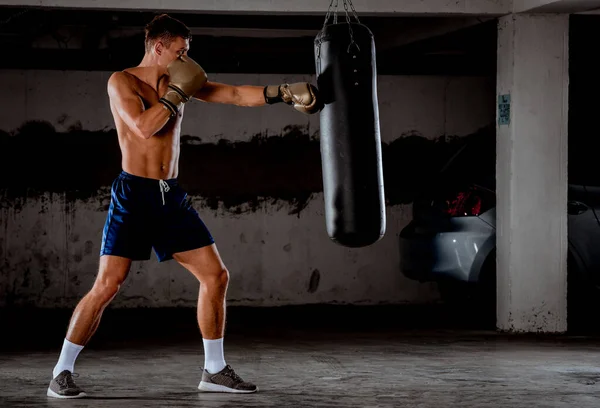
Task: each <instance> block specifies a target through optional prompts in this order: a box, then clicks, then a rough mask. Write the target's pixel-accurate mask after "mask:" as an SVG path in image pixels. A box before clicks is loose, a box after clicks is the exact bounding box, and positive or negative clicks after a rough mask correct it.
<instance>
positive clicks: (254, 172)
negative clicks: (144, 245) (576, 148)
mask: <svg viewBox="0 0 600 408" xmlns="http://www.w3.org/2000/svg"><path fill="white" fill-rule="evenodd" d="M473 140H477V143H487V144H488V145H490V146H494V147H495V127H494V126H493V125H490V126H488V127H486V128H484V129H481V130H480V131H478V132H476V133H474V134H472V135H469V136H464V137H449V136H440V137H438V138H436V139H434V140H429V139H426V138H425V137H423V136H422V135H420V134H418V133H417V132H411V133H408V134H405V135H402V136H401V137H399V138H398V139H396V140H394V141H393V142H391V143H384V144H382V152H383V153H382V154H383V169H384V183H385V193H386V200H387V204H388V205H399V204H408V203H410V202H412V201H413V200H414V199H415V198H416V196H417V194H419V192H420V191H421V190H422V188H423V187H424V186H425V187H427V186H428V185H430V183H431V182H432V180H433V179H434V178H435V177H436V175H437V174H438V173H439V171H440V169H441V168H442V166H443V165H444V164H445V163H446V161H447V160H448V159H449V158H450V157H451V156H452V155H453V154H454V153H455V152H456V151H457V150H458V149H460V148H461V146H463V145H464V144H465V143H470V142H471V141H473ZM0 158H1V160H0V171H2V172H3V174H6V175H9V176H8V177H3V178H2V179H0V189H4V190H5V191H4V192H3V193H4V194H3V195H2V198H0V208H1V207H9V208H13V209H15V210H17V211H18V210H19V209H20V208H21V207H22V206H23V205H24V204H25V202H26V200H27V199H43V198H42V197H43V194H46V193H48V192H51V193H59V194H60V199H61V200H65V201H66V202H74V201H77V200H83V201H86V202H90V201H91V202H94V203H95V204H96V205H97V207H96V208H97V210H98V211H106V210H107V208H108V204H109V199H110V194H109V189H110V186H111V184H112V182H113V180H114V178H115V177H116V176H117V175H118V173H119V172H120V171H121V153H120V150H119V146H118V141H117V135H116V131H115V130H113V129H108V130H101V131H86V130H83V129H82V128H81V123H77V125H74V126H72V127H71V128H70V129H69V130H68V131H66V132H57V131H56V129H55V128H54V126H53V125H52V124H50V123H49V122H45V121H29V122H26V123H24V124H23V125H22V126H21V127H20V128H18V129H17V130H16V131H14V132H12V133H8V132H6V131H0ZM493 164H494V163H492V165H493ZM475 170H476V169H475ZM179 180H180V183H181V185H182V187H183V188H185V189H186V190H187V191H188V192H189V193H190V195H191V196H193V197H195V198H197V197H200V198H201V199H202V201H203V203H205V205H206V206H208V207H209V208H211V209H215V210H216V209H218V208H219V207H220V206H223V207H225V208H226V209H227V210H228V211H231V212H233V213H237V214H240V213H247V212H255V211H257V210H258V209H259V208H260V207H261V206H262V205H263V204H265V203H266V204H270V205H277V206H280V205H281V203H282V202H283V203H285V208H286V209H287V210H288V212H289V214H298V215H299V214H300V212H301V211H302V210H303V209H304V208H305V207H306V206H307V205H308V203H309V202H310V200H311V199H312V198H313V196H314V194H317V193H320V192H322V191H323V183H322V173H321V154H320V146H319V139H318V133H317V134H313V135H309V134H308V130H307V129H306V127H297V126H289V127H287V128H285V129H283V132H282V134H281V136H279V137H273V136H270V137H266V136H264V135H261V134H258V135H255V136H254V137H252V138H251V139H250V140H249V141H243V142H230V141H227V140H224V139H222V140H220V141H219V142H217V143H203V142H202V141H201V139H200V138H198V137H195V136H189V135H185V136H182V143H181V158H180V171H179ZM47 210H48V208H47V205H46V204H44V206H42V211H44V212H45V211H47Z"/></svg>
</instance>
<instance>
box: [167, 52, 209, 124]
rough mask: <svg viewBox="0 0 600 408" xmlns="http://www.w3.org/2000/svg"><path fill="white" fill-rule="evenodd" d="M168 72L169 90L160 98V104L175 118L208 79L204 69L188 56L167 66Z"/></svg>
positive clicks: (179, 58) (183, 56) (182, 56)
mask: <svg viewBox="0 0 600 408" xmlns="http://www.w3.org/2000/svg"><path fill="white" fill-rule="evenodd" d="M167 72H168V73H169V88H168V90H167V92H165V94H164V95H163V96H162V98H160V102H161V103H162V104H164V105H165V106H166V107H167V108H168V109H169V110H170V111H171V114H172V115H171V116H174V115H176V114H177V112H179V110H180V109H181V107H182V106H183V104H184V103H186V102H187V101H189V100H190V98H191V97H192V96H194V94H195V93H196V92H198V91H199V90H200V89H201V88H202V87H203V86H204V84H205V83H206V81H207V79H208V78H207V76H206V72H204V69H202V67H201V66H200V65H198V63H197V62H196V61H194V60H193V59H191V58H190V57H188V56H186V55H181V56H180V57H178V58H177V59H176V60H174V61H173V62H171V63H170V64H169V65H168V66H167Z"/></svg>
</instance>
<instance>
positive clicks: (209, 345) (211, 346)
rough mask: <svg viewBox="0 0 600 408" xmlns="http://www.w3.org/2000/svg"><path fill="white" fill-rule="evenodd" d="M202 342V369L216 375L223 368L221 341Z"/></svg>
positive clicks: (204, 340)
mask: <svg viewBox="0 0 600 408" xmlns="http://www.w3.org/2000/svg"><path fill="white" fill-rule="evenodd" d="M203 342H204V369H205V370H206V371H208V372H209V373H211V374H215V373H218V372H219V371H221V370H222V369H224V368H225V366H226V365H227V363H225V357H224V356H223V339H222V338H221V339H217V340H206V339H203Z"/></svg>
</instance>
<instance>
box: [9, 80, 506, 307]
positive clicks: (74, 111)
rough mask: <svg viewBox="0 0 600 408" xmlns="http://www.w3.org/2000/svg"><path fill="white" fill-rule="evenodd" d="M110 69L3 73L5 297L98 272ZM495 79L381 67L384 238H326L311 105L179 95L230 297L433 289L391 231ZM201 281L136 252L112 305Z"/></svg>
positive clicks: (428, 293) (77, 293)
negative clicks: (413, 276)
mask: <svg viewBox="0 0 600 408" xmlns="http://www.w3.org/2000/svg"><path fill="white" fill-rule="evenodd" d="M108 75H109V73H107V72H74V71H70V72H62V71H0V89H2V90H3V92H2V93H1V94H0V102H1V106H2V107H3V109H2V110H0V159H1V162H2V164H0V171H2V174H3V177H2V181H1V185H0V188H1V189H0V203H1V205H0V208H1V209H0V211H1V212H0V216H1V222H0V262H1V264H0V265H1V266H2V267H1V269H0V305H2V306H4V305H35V306H40V307H72V306H73V305H74V304H75V303H76V302H77V301H78V300H79V298H80V297H81V296H82V295H84V294H85V293H86V291H87V290H89V288H90V287H91V285H92V283H93V281H94V278H95V275H96V272H97V266H98V252H99V249H100V239H101V233H102V227H103V224H104V221H105V217H106V210H107V208H108V203H109V200H110V194H109V188H110V183H111V182H112V180H113V178H114V177H115V176H116V175H117V173H118V172H119V171H120V167H119V165H120V154H119V150H118V145H117V140H116V134H115V132H114V130H113V123H112V118H111V116H110V112H109V108H108V103H107V96H106V81H107V78H108ZM211 79H212V80H214V81H222V82H227V83H232V84H269V83H281V82H284V81H287V82H295V81H305V80H309V81H313V82H314V78H312V77H310V76H277V75H237V74H235V75H233V74H232V75H225V74H223V75H211ZM494 87H495V80H494V79H493V78H465V77H397V76H394V77H392V76H389V77H386V76H381V77H380V78H379V103H380V106H379V107H380V118H381V132H382V137H383V142H384V145H383V152H384V173H385V183H386V197H387V201H388V206H387V216H388V223H387V225H388V226H387V234H386V236H385V237H384V239H382V240H381V241H380V242H378V243H377V244H375V245H373V246H371V247H368V248H363V249H347V248H343V247H339V246H336V245H335V244H333V243H332V242H330V241H329V239H328V237H327V235H326V232H325V222H324V214H323V197H322V181H321V168H320V153H319V145H318V129H319V118H318V115H316V116H312V117H307V116H304V115H302V114H299V113H297V112H295V111H293V110H292V109H289V107H287V106H269V107H262V108H240V107H234V106H223V105H208V104H203V103H200V102H195V103H193V104H192V105H191V106H189V107H188V108H186V118H185V120H184V125H183V132H182V134H183V135H185V136H184V137H183V141H182V153H181V154H182V158H181V167H180V168H181V174H180V180H181V183H182V184H183V185H184V187H186V188H187V189H188V191H189V192H190V193H191V195H192V196H193V202H194V206H195V208H196V209H197V210H198V211H199V213H200V214H201V216H202V217H203V219H204V221H205V222H206V224H207V225H208V227H209V228H210V230H211V231H212V233H213V235H214V236H215V238H216V241H217V245H218V248H219V250H220V252H221V255H222V257H223V259H224V261H225V263H226V265H227V266H228V268H229V269H230V271H231V275H232V280H231V285H230V289H229V292H228V299H229V304H230V305H253V306H271V305H287V304H307V303H352V304H380V303H404V302H409V303H417V302H430V301H434V300H436V299H437V291H436V288H435V286H434V285H428V284H419V283H416V282H413V281H410V280H408V279H406V278H404V277H403V276H402V274H401V271H400V269H399V254H398V249H397V248H398V234H399V232H400V230H401V229H402V228H403V227H404V226H405V225H406V224H407V223H408V222H409V221H410V217H411V206H410V203H411V201H412V200H413V198H414V195H415V193H416V191H417V189H418V188H419V186H421V185H422V184H423V183H426V182H427V180H428V178H429V177H431V176H432V175H433V174H435V171H436V169H437V168H439V167H440V166H441V165H442V164H443V162H444V160H445V159H446V158H447V157H448V155H449V154H450V153H451V151H452V150H453V149H454V148H455V147H456V146H458V145H459V144H460V143H461V142H462V141H464V140H465V138H464V137H467V136H470V137H478V135H477V132H479V131H480V130H481V129H482V128H483V127H485V126H488V125H490V124H493V121H494V93H495V91H494ZM453 136H459V137H458V138H457V137H453ZM28 172H31V173H32V174H33V175H29V174H28ZM242 177H245V179H242ZM197 290H198V284H197V282H196V281H195V279H194V278H193V277H192V276H191V275H190V274H189V273H187V272H186V271H185V270H184V269H183V268H182V267H181V266H179V265H178V264H177V263H176V262H174V261H171V262H168V263H162V264H158V263H157V262H156V258H155V256H154V255H153V257H152V259H151V260H150V261H147V262H137V263H134V264H133V267H132V270H131V273H130V276H129V278H128V280H127V281H126V283H125V285H124V287H123V288H122V291H121V292H120V294H119V295H118V296H117V298H116V299H115V300H114V301H113V306H114V307H134V306H145V307H163V306H190V307H191V306H194V305H195V301H196V297H197Z"/></svg>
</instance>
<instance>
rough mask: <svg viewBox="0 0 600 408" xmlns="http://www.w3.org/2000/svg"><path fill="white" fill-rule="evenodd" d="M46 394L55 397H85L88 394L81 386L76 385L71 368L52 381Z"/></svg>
mask: <svg viewBox="0 0 600 408" xmlns="http://www.w3.org/2000/svg"><path fill="white" fill-rule="evenodd" d="M75 376H77V375H75ZM46 395H47V396H49V397H54V398H83V397H86V396H87V395H86V393H85V392H83V391H82V390H81V388H79V387H78V386H77V385H75V382H74V381H73V374H71V372H70V371H69V370H65V371H63V372H62V373H60V374H59V375H57V376H56V378H54V379H52V381H50V386H49V387H48V392H47V393H46Z"/></svg>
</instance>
